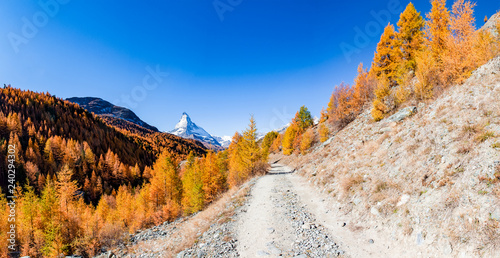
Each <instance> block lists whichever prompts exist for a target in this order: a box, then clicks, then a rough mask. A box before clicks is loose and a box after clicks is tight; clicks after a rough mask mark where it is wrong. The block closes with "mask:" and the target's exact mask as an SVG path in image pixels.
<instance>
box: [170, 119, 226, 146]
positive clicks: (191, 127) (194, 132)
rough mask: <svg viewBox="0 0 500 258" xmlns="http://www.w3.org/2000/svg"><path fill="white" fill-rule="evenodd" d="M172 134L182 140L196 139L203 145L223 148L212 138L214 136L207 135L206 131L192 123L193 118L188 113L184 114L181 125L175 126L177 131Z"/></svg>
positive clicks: (180, 121)
mask: <svg viewBox="0 0 500 258" xmlns="http://www.w3.org/2000/svg"><path fill="white" fill-rule="evenodd" d="M170 133H171V134H174V135H177V136H180V137H182V138H187V139H195V140H198V141H201V142H203V143H208V144H211V145H215V146H221V144H220V143H219V142H218V141H217V140H216V139H215V138H214V137H212V135H210V134H209V133H207V131H205V129H203V128H201V127H199V126H198V125H196V124H195V123H194V122H193V121H191V118H190V117H189V115H188V114H187V113H186V112H184V113H182V116H181V119H180V120H179V123H177V124H176V125H175V129H174V130H172V131H170Z"/></svg>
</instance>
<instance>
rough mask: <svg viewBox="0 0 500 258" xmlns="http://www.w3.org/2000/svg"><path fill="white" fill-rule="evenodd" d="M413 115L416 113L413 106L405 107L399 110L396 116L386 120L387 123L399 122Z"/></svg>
mask: <svg viewBox="0 0 500 258" xmlns="http://www.w3.org/2000/svg"><path fill="white" fill-rule="evenodd" d="M415 113H417V107H415V106H411V107H405V108H403V109H401V110H399V111H398V112H397V113H396V114H394V115H392V116H390V117H389V118H387V122H400V121H402V120H404V119H405V118H407V117H409V116H411V115H413V114H415Z"/></svg>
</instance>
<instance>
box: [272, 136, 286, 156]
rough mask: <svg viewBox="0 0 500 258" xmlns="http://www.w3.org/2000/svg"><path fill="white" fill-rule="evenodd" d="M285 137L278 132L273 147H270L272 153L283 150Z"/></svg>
mask: <svg viewBox="0 0 500 258" xmlns="http://www.w3.org/2000/svg"><path fill="white" fill-rule="evenodd" d="M282 138H283V134H278V136H277V137H276V139H274V141H273V143H272V144H271V147H270V148H269V151H270V152H271V153H278V152H280V151H281V140H282Z"/></svg>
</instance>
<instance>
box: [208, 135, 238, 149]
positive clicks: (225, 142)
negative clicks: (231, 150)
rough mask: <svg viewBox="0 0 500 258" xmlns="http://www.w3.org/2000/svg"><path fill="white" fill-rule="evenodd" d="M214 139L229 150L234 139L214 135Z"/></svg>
mask: <svg viewBox="0 0 500 258" xmlns="http://www.w3.org/2000/svg"><path fill="white" fill-rule="evenodd" d="M212 137H214V138H215V139H216V140H217V141H218V142H219V143H220V145H221V146H222V147H224V148H227V147H229V145H230V144H231V142H232V139H233V137H231V136H222V137H221V136H215V135H212Z"/></svg>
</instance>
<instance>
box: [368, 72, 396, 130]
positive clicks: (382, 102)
mask: <svg viewBox="0 0 500 258" xmlns="http://www.w3.org/2000/svg"><path fill="white" fill-rule="evenodd" d="M374 93H375V99H374V100H373V107H372V111H371V114H372V118H373V119H374V120H375V121H380V120H382V118H384V116H385V114H386V113H387V112H389V111H390V110H391V109H392V106H391V101H390V99H389V97H390V94H391V86H390V82H389V79H388V78H387V77H386V76H385V75H382V77H381V78H380V79H379V80H378V82H377V87H376V88H375V92H374Z"/></svg>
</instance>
